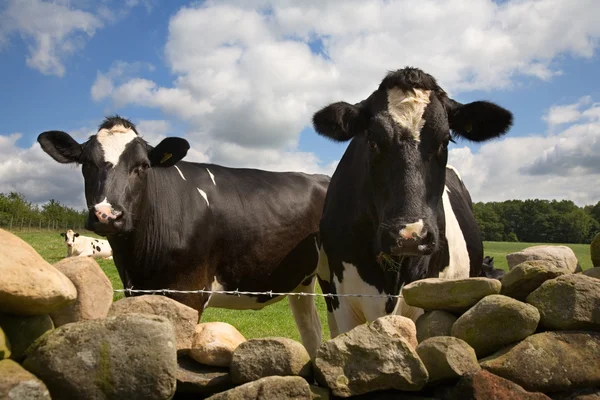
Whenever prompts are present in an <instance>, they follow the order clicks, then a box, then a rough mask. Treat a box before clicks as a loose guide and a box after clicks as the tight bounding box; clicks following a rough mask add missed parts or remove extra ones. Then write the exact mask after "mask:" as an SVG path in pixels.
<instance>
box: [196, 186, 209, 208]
mask: <svg viewBox="0 0 600 400" xmlns="http://www.w3.org/2000/svg"><path fill="white" fill-rule="evenodd" d="M196 189H198V192H199V193H200V194H201V195H202V197H204V200H206V205H207V206H209V207H210V203H209V202H208V196H207V195H206V192H205V191H204V190H202V189H199V188H196Z"/></svg>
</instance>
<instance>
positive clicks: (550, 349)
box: [480, 331, 600, 393]
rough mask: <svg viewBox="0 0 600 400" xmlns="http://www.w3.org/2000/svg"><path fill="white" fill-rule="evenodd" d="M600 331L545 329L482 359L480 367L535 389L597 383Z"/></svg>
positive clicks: (599, 382)
mask: <svg viewBox="0 0 600 400" xmlns="http://www.w3.org/2000/svg"><path fill="white" fill-rule="evenodd" d="M598 360H600V333H597V332H577V331H572V332H544V333H538V334H535V335H533V336H529V337H528V338H526V339H525V340H523V341H522V342H520V343H517V344H516V345H514V346H510V347H508V348H506V349H503V350H501V351H499V352H497V353H495V354H493V355H491V356H489V357H487V358H485V359H483V360H480V365H481V367H482V368H484V369H486V370H488V371H490V372H491V373H493V374H496V375H499V376H501V377H503V378H506V379H509V380H511V381H513V382H516V383H518V384H519V385H521V386H523V388H525V389H526V390H529V391H534V392H544V393H551V392H561V391H567V390H574V389H579V388H589V387H596V386H600V368H599V367H598V365H599V364H598Z"/></svg>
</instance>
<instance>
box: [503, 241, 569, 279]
mask: <svg viewBox="0 0 600 400" xmlns="http://www.w3.org/2000/svg"><path fill="white" fill-rule="evenodd" d="M533 260H542V261H548V262H550V263H552V264H554V265H555V266H556V268H558V269H560V270H563V271H564V272H565V274H572V273H573V272H575V269H577V256H575V253H574V252H573V250H571V248H570V247H568V246H560V245H546V244H544V245H538V246H531V247H527V248H526V249H523V250H521V251H517V252H515V253H510V254H508V255H507V256H506V261H508V269H509V270H511V269H513V268H514V267H516V266H517V265H519V264H521V263H523V262H525V261H533ZM503 280H504V278H503Z"/></svg>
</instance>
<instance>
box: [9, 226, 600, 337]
mask: <svg viewBox="0 0 600 400" xmlns="http://www.w3.org/2000/svg"><path fill="white" fill-rule="evenodd" d="M15 234H16V235H17V236H19V237H21V238H22V239H23V240H25V241H26V242H27V243H29V244H30V245H31V246H32V247H33V248H34V249H35V250H36V251H37V252H38V253H39V254H40V255H41V256H42V257H43V258H44V259H45V260H46V261H48V262H49V263H51V264H53V263H55V262H57V261H59V260H61V259H62V258H63V257H65V256H66V246H65V244H64V239H63V238H62V237H61V236H60V235H59V232H47V231H43V232H36V231H32V232H15ZM85 235H86V236H96V235H94V234H91V233H89V232H86V233H85ZM536 244H539V243H509V242H485V243H484V248H485V255H489V256H492V257H494V264H495V267H496V268H502V269H507V267H508V266H507V262H506V254H509V253H512V252H515V251H519V250H522V249H524V248H526V247H529V246H534V245H536ZM566 246H569V247H570V248H571V249H573V251H574V252H575V254H576V255H577V258H578V259H579V262H580V264H581V266H582V268H583V269H584V270H585V269H588V268H591V267H592V263H591V260H590V246H589V245H585V244H567V245H566ZM97 261H98V264H100V267H102V269H103V270H104V272H106V275H107V276H108V277H109V279H110V280H111V282H112V284H113V287H114V288H115V289H122V288H123V285H122V283H121V281H120V279H119V274H118V273H117V270H116V268H115V265H114V263H113V261H112V260H97ZM317 290H319V288H317ZM319 292H320V290H319ZM121 297H123V296H122V294H120V293H116V294H115V300H116V299H119V298H121ZM316 302H317V309H318V311H319V316H320V317H321V324H322V326H323V336H324V337H326V338H327V337H329V329H328V328H327V311H326V308H325V301H324V300H323V298H320V297H319V298H317V300H316ZM208 321H223V322H228V323H230V324H232V325H234V326H235V327H236V328H238V329H239V330H240V332H241V333H242V334H243V335H244V336H246V338H252V337H264V336H285V337H290V338H293V339H296V340H299V334H298V331H297V329H296V325H295V323H294V319H293V317H292V312H291V310H290V308H289V306H288V300H287V299H284V300H282V301H280V302H279V303H275V304H273V305H271V306H268V307H266V308H264V309H263V310H260V311H252V310H248V311H235V310H225V309H217V308H209V309H207V310H206V311H205V312H204V315H203V316H202V322H208Z"/></svg>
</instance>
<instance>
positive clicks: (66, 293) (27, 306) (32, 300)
mask: <svg viewBox="0 0 600 400" xmlns="http://www.w3.org/2000/svg"><path fill="white" fill-rule="evenodd" d="M0 243H2V246H0V277H2V278H1V279H0V313H10V314H19V315H43V314H48V313H51V312H53V311H56V310H59V309H60V308H62V307H65V306H67V305H69V304H70V303H72V302H74V301H75V299H76V298H77V289H75V286H74V285H73V283H72V282H71V280H70V279H69V278H67V277H66V276H65V275H64V274H63V273H62V272H60V271H58V270H57V269H56V268H54V267H53V266H52V265H50V264H48V263H47V262H46V261H45V260H44V259H43V258H42V257H41V256H40V255H39V254H38V253H37V252H36V251H35V250H34V249H33V247H31V246H30V245H29V244H27V243H26V242H24V241H23V240H21V239H20V238H18V237H17V236H15V235H13V234H12V233H10V232H7V231H5V230H3V229H0Z"/></svg>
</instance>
